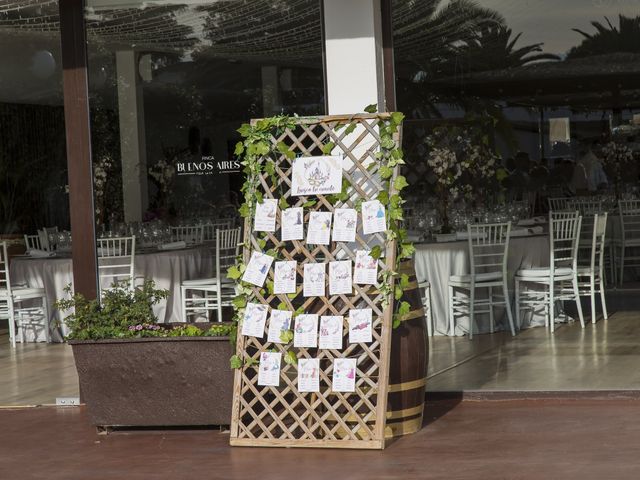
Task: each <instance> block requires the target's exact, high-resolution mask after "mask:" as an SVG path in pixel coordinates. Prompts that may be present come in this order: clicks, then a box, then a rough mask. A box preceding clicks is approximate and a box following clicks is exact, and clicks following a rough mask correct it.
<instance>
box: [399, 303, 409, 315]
mask: <svg viewBox="0 0 640 480" xmlns="http://www.w3.org/2000/svg"><path fill="white" fill-rule="evenodd" d="M410 311H411V305H410V304H409V302H401V303H400V307H399V308H398V315H401V316H402V315H406V314H407V313H409V312H410Z"/></svg>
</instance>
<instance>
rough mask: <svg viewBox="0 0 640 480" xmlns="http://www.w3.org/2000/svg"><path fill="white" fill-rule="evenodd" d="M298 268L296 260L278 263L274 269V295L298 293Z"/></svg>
mask: <svg viewBox="0 0 640 480" xmlns="http://www.w3.org/2000/svg"><path fill="white" fill-rule="evenodd" d="M296 266H297V263H296V261H295V260H292V261H287V262H276V263H275V267H274V269H273V293H275V294H276V295H279V294H283V293H296Z"/></svg>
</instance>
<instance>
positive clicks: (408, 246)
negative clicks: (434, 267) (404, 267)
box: [400, 243, 416, 258]
mask: <svg viewBox="0 0 640 480" xmlns="http://www.w3.org/2000/svg"><path fill="white" fill-rule="evenodd" d="M415 251H416V247H414V246H413V244H412V243H403V244H402V245H401V246H400V258H411V256H412V255H413V254H414V253H415Z"/></svg>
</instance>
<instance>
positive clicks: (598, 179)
mask: <svg viewBox="0 0 640 480" xmlns="http://www.w3.org/2000/svg"><path fill="white" fill-rule="evenodd" d="M607 183H608V181H607V176H606V174H605V173H604V168H603V167H602V162H601V161H600V159H599V158H598V157H597V156H596V154H595V153H593V149H592V148H591V146H587V147H586V148H582V149H581V150H580V154H579V158H578V162H577V163H576V166H575V169H574V170H573V176H572V178H571V190H572V191H573V192H574V193H576V194H577V193H586V192H589V193H593V192H596V191H598V190H601V189H603V188H606V186H607Z"/></svg>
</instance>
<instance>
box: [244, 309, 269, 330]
mask: <svg viewBox="0 0 640 480" xmlns="http://www.w3.org/2000/svg"><path fill="white" fill-rule="evenodd" d="M266 322H267V306H266V305H263V304H261V303H247V307H246V308H245V310H244V318H243V320H242V335H244V336H247V337H258V338H262V337H263V336H264V326H265V324H266Z"/></svg>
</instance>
